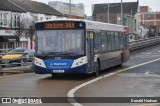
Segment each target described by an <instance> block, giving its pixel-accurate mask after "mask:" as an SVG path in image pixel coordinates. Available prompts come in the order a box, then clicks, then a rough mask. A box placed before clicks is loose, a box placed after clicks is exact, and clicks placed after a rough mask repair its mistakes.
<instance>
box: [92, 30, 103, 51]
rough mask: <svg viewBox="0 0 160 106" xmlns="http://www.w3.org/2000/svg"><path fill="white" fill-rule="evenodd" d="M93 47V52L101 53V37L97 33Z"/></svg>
mask: <svg viewBox="0 0 160 106" xmlns="http://www.w3.org/2000/svg"><path fill="white" fill-rule="evenodd" d="M94 46H95V49H96V50H95V52H101V51H102V41H101V36H100V33H99V32H98V33H97V32H96V33H95V38H94Z"/></svg>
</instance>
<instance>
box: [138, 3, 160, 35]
mask: <svg viewBox="0 0 160 106" xmlns="http://www.w3.org/2000/svg"><path fill="white" fill-rule="evenodd" d="M138 18H139V23H138V25H139V26H140V34H142V32H144V36H146V37H154V36H160V12H152V9H151V8H149V6H140V7H139V12H138ZM143 30H144V31H143Z"/></svg>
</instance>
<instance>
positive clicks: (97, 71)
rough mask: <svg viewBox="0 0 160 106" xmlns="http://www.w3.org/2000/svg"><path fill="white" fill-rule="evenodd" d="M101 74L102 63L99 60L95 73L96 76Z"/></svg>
mask: <svg viewBox="0 0 160 106" xmlns="http://www.w3.org/2000/svg"><path fill="white" fill-rule="evenodd" d="M99 72H100V62H99V61H98V60H97V62H96V72H95V73H94V75H95V76H98V75H99Z"/></svg>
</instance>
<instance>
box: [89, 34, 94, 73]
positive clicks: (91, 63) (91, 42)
mask: <svg viewBox="0 0 160 106" xmlns="http://www.w3.org/2000/svg"><path fill="white" fill-rule="evenodd" d="M87 57H88V63H89V70H88V71H89V72H93V71H95V70H94V32H93V31H88V32H87Z"/></svg>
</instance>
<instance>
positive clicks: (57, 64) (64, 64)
mask: <svg viewBox="0 0 160 106" xmlns="http://www.w3.org/2000/svg"><path fill="white" fill-rule="evenodd" d="M53 64H54V65H55V66H66V65H67V63H53Z"/></svg>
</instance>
